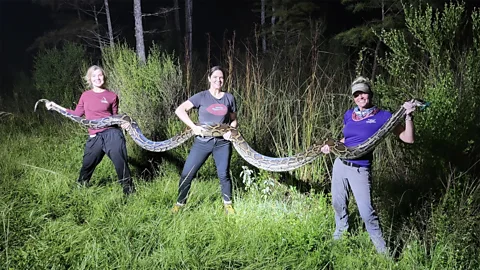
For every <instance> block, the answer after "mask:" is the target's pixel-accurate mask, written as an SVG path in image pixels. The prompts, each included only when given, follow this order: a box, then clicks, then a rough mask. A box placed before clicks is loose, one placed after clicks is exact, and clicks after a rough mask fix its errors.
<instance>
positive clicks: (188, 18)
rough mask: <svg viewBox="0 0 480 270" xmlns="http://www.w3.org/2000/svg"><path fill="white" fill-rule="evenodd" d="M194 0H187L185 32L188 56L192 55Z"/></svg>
mask: <svg viewBox="0 0 480 270" xmlns="http://www.w3.org/2000/svg"><path fill="white" fill-rule="evenodd" d="M192 13H193V1H192V0H185V28H186V29H185V32H186V39H187V44H186V47H187V52H186V53H187V56H188V58H189V59H191V57H192V17H193V14H192Z"/></svg>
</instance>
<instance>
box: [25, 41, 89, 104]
mask: <svg viewBox="0 0 480 270" xmlns="http://www.w3.org/2000/svg"><path fill="white" fill-rule="evenodd" d="M87 63H88V59H87V56H86V51H85V48H84V47H83V46H80V45H76V44H73V43H66V44H65V45H64V46H62V47H61V48H56V47H55V48H52V49H44V50H41V51H39V53H38V54H37V56H36V57H35V64H34V71H33V80H34V84H35V87H36V88H37V89H38V90H40V92H41V95H42V97H43V98H46V99H49V100H52V101H54V102H56V103H58V104H60V105H62V106H66V107H70V106H72V105H73V102H75V101H76V100H78V98H79V96H80V94H81V89H82V74H83V73H84V72H85V70H86V66H87Z"/></svg>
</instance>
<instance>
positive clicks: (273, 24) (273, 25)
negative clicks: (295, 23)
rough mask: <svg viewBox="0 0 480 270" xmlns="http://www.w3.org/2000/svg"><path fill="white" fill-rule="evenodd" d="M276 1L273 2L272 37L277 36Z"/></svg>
mask: <svg viewBox="0 0 480 270" xmlns="http://www.w3.org/2000/svg"><path fill="white" fill-rule="evenodd" d="M276 19H277V17H275V1H272V35H273V36H275V20H276Z"/></svg>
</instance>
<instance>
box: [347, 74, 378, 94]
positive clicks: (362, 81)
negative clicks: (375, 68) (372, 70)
mask: <svg viewBox="0 0 480 270" xmlns="http://www.w3.org/2000/svg"><path fill="white" fill-rule="evenodd" d="M350 88H351V90H352V95H353V94H354V93H355V92H357V91H362V92H364V93H369V94H373V91H372V84H371V83H370V80H369V79H368V78H365V77H363V76H359V77H357V78H355V80H353V82H352V84H351V85H350Z"/></svg>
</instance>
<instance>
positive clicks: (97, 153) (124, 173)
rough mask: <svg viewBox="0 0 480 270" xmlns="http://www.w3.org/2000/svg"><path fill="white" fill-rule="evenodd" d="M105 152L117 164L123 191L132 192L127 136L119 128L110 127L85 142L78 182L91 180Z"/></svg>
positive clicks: (116, 168) (116, 167)
mask: <svg viewBox="0 0 480 270" xmlns="http://www.w3.org/2000/svg"><path fill="white" fill-rule="evenodd" d="M105 154H107V156H108V157H109V158H110V159H111V160H112V162H113V165H114V166H115V171H116V172H117V175H118V182H119V183H120V184H121V185H122V186H123V192H124V193H126V194H130V193H132V192H133V191H134V184H133V181H132V178H131V176H130V169H129V168H128V163H127V147H126V144H125V137H124V136H123V133H122V130H120V129H118V128H109V129H107V130H105V131H102V132H100V133H97V134H96V136H95V137H90V138H88V140H87V143H86V144H85V152H84V154H83V164H82V168H81V169H80V176H79V178H78V182H79V183H81V184H85V183H88V182H89V181H90V178H91V177H92V174H93V171H95V168H96V167H97V165H98V164H99V163H100V162H101V161H102V159H103V157H104V156H105Z"/></svg>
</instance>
